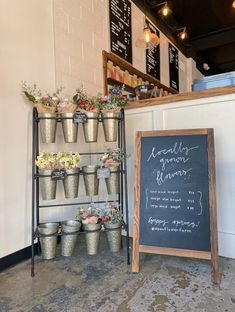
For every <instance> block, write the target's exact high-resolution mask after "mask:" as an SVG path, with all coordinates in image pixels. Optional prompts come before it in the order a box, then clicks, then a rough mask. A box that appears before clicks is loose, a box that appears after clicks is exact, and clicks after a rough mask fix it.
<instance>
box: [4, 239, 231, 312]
mask: <svg viewBox="0 0 235 312" xmlns="http://www.w3.org/2000/svg"><path fill="white" fill-rule="evenodd" d="M102 234H104V233H102ZM100 245H101V246H100V247H101V248H100V252H99V254H98V255H97V256H87V255H86V253H85V246H84V243H83V238H81V239H80V242H79V243H78V246H77V249H76V251H75V256H72V257H69V258H63V257H61V256H59V255H58V256H57V257H56V258H55V259H54V260H50V261H42V260H41V258H40V257H37V258H36V267H35V273H36V275H35V277H34V278H31V277H30V261H26V262H24V263H21V264H19V265H17V266H15V267H13V268H11V269H9V270H6V271H5V272H2V273H1V274H0V312H8V311H11V312H29V311H31V312H55V311H59V312H92V311H94V312H96V311H97V312H154V311H167V312H179V311H181V312H186V311H187V312H188V311H198V312H199V311H200V312H204V311H206V312H226V311H227V312H234V311H235V260H231V259H226V258H221V259H220V262H221V272H222V281H221V284H220V286H215V285H212V284H211V275H210V271H211V267H210V262H208V261H201V260H192V259H185V258H176V257H168V256H157V255H149V254H148V255H147V254H146V255H143V254H142V255H141V267H140V268H141V269H140V273H138V274H132V273H131V272H130V266H128V265H127V264H126V253H125V252H126V250H125V249H124V250H123V251H122V252H120V253H116V254H111V253H110V252H109V251H108V248H107V244H106V240H105V239H104V237H103V238H102V241H101V244H100ZM58 249H59V248H58ZM58 254H59V250H58Z"/></svg>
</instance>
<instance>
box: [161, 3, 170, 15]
mask: <svg viewBox="0 0 235 312" xmlns="http://www.w3.org/2000/svg"><path fill="white" fill-rule="evenodd" d="M161 13H162V15H163V16H167V15H169V14H170V9H169V8H168V6H167V3H166V4H165V5H164V7H163V8H162V10H161Z"/></svg>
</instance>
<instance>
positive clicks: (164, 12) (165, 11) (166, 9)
mask: <svg viewBox="0 0 235 312" xmlns="http://www.w3.org/2000/svg"><path fill="white" fill-rule="evenodd" d="M159 6H162V8H161V9H160V10H159V11H158V12H159V14H161V15H162V16H164V17H166V16H168V15H170V14H171V13H172V11H171V9H170V8H169V6H168V5H167V1H164V2H162V3H159V4H157V5H156V7H159Z"/></svg>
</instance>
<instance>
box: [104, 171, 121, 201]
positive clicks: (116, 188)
mask: <svg viewBox="0 0 235 312" xmlns="http://www.w3.org/2000/svg"><path fill="white" fill-rule="evenodd" d="M109 169H110V177H108V178H105V183H106V188H107V192H108V194H109V195H116V194H119V193H120V173H119V172H118V171H119V170H120V168H119V167H115V168H109Z"/></svg>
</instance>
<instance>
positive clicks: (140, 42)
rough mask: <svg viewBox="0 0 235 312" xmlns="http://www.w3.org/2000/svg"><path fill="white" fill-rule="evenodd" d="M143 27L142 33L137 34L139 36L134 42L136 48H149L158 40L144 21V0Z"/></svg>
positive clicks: (156, 43)
mask: <svg viewBox="0 0 235 312" xmlns="http://www.w3.org/2000/svg"><path fill="white" fill-rule="evenodd" d="M144 20H145V22H144V29H143V32H142V34H141V35H140V36H139V38H138V39H137V40H136V42H135V46H136V47H137V48H143V49H151V48H154V47H156V46H157V45H158V44H159V42H160V40H159V37H158V36H157V35H156V34H155V33H152V32H151V30H150V28H149V26H148V25H147V23H146V5H145V1H144Z"/></svg>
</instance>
